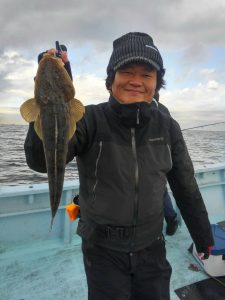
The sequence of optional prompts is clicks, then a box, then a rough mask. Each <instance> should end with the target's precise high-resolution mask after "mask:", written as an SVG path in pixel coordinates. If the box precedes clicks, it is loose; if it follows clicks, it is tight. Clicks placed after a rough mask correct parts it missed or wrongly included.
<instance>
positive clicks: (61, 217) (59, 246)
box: [0, 163, 225, 300]
mask: <svg viewBox="0 0 225 300" xmlns="http://www.w3.org/2000/svg"><path fill="white" fill-rule="evenodd" d="M195 176H196V180H197V182H198V185H199V187H200V190H201V193H202V196H203V199H204V202H205V205H206V207H207V210H208V213H209V218H210V222H211V224H217V223H218V222H221V221H224V220H225V163H220V164H215V165H206V166H204V167H202V168H201V169H196V171H195ZM78 190H79V181H74V180H73V181H65V182H64V189H63V194H62V199H61V205H60V207H59V210H58V213H57V216H56V218H55V221H54V226H53V228H52V230H51V231H49V226H50V220H51V211H50V207H49V200H48V199H49V195H48V185H47V183H40V184H34V185H20V186H15V187H7V186H5V187H1V188H0V299H1V300H22V299H23V300H28V299H32V300H53V299H54V300H57V299H60V300H61V299H64V300H71V299H79V300H84V299H87V286H86V277H85V273H84V268H83V261H82V253H81V249H80V246H81V240H80V238H79V236H78V235H77V234H76V226H77V221H74V222H71V221H70V219H69V217H68V215H67V212H66V210H65V206H66V205H67V204H69V203H71V200H72V199H73V197H74V196H75V195H76V194H78ZM170 194H171V192H170ZM171 197H172V195H171ZM172 200H173V202H174V199H173V197H172ZM174 205H175V202H174ZM177 213H178V216H179V224H180V226H179V228H178V230H177V232H176V234H175V235H174V236H171V237H168V236H166V248H167V257H168V260H169V261H170V263H171V265H172V268H173V274H172V278H171V300H175V299H191V298H188V297H187V293H188V291H189V290H190V286H191V284H194V283H196V282H202V281H204V280H205V279H207V278H208V275H207V274H206V272H204V268H202V267H201V266H200V264H198V262H197V261H196V259H195V257H194V256H193V255H192V253H190V251H188V248H189V247H190V245H191V244H192V240H191V237H190V235H189V233H188V231H187V228H186V226H185V224H184V222H183V220H182V218H181V216H180V214H179V211H178V209H177ZM217 284H218V287H219V283H217ZM182 287H187V288H186V289H185V288H184V289H183V290H182V293H183V294H182V293H181V294H182V295H183V298H182V295H181V296H180V298H179V297H178V294H177V292H175V290H176V291H177V290H179V289H180V288H182ZM188 287H189V288H188ZM162 288H163V287H162ZM223 289H225V287H224V286H223ZM193 299H194V298H193ZM195 299H203V298H201V297H200V298H195ZM212 299H217V300H218V299H220V298H212ZM221 299H224V298H221Z"/></svg>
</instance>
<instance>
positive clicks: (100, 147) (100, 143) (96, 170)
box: [93, 141, 102, 198]
mask: <svg viewBox="0 0 225 300" xmlns="http://www.w3.org/2000/svg"><path fill="white" fill-rule="evenodd" d="M101 153H102V141H100V142H99V152H98V156H97V159H96V163H95V177H96V181H95V184H94V187H93V194H94V198H95V190H96V187H97V184H98V179H97V172H98V163H99V159H100V157H101Z"/></svg>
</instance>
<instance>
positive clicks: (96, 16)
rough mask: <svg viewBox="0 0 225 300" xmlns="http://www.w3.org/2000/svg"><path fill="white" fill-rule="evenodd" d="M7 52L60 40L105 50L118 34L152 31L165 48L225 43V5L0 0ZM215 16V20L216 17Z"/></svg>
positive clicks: (162, 1)
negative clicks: (10, 49) (90, 44)
mask: <svg viewBox="0 0 225 300" xmlns="http://www.w3.org/2000/svg"><path fill="white" fill-rule="evenodd" d="M0 10H1V15H2V19H1V20H2V21H0V25H1V28H2V32H1V43H2V45H3V47H6V48H12V49H15V48H16V49H27V47H29V48H30V50H32V49H35V51H36V52H37V49H38V50H39V49H43V47H47V45H49V43H50V41H54V40H56V39H59V40H64V41H65V42H67V43H68V42H69V43H72V44H74V45H80V44H81V43H83V42H85V41H87V40H89V41H90V42H92V43H94V44H95V45H96V47H99V48H100V49H101V48H102V49H103V48H104V47H111V42H112V40H113V39H114V38H116V37H118V36H119V35H121V34H123V33H125V32H128V31H132V30H140V31H147V32H149V33H150V34H152V35H153V37H154V38H155V39H156V41H157V43H159V45H160V46H161V47H163V48H165V47H172V48H176V47H186V46H187V45H191V44H194V43H196V42H197V41H201V42H202V43H205V44H207V43H209V42H210V43H215V44H218V43H222V42H223V41H224V39H223V36H224V17H225V6H224V4H223V3H222V1H219V0H214V1H213V3H212V1H211V0H204V1H203V0H199V1H197V2H196V1H195V0H189V1H188V0H183V1H178V0H171V1H167V0H157V1H147V0H139V1H136V0H135V1H134V0H130V1H120V0H114V1H110V0H109V1H105V0H87V1H78V0H68V1H65V2H63V1H59V0H55V1H54V2H52V1H45V0H33V1H25V0H17V1H12V0H7V1H6V0H1V1H0ZM212 16H216V17H214V18H212Z"/></svg>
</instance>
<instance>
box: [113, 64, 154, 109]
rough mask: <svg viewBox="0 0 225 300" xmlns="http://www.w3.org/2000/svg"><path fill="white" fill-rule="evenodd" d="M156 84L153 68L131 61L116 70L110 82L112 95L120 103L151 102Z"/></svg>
mask: <svg viewBox="0 0 225 300" xmlns="http://www.w3.org/2000/svg"><path fill="white" fill-rule="evenodd" d="M156 84H157V71H156V70H155V69H153V68H151V67H149V66H148V65H147V64H144V63H143V64H140V63H133V64H129V65H126V66H124V67H122V68H120V69H118V70H117V72H116V74H115V79H114V81H113V84H112V95H113V96H114V97H115V98H116V100H117V101H118V102H120V103H122V104H128V103H136V102H144V101H145V102H151V101H152V98H153V96H154V95H155V89H156Z"/></svg>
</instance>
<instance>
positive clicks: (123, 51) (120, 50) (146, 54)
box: [107, 32, 163, 75]
mask: <svg viewBox="0 0 225 300" xmlns="http://www.w3.org/2000/svg"><path fill="white" fill-rule="evenodd" d="M131 62H144V63H147V64H150V65H151V66H153V67H154V68H155V69H156V70H157V71H160V70H163V60H162V57H161V55H160V53H159V50H158V49H157V47H156V46H155V45H154V43H153V39H152V38H151V37H150V36H149V35H148V34H146V33H141V32H130V33H127V34H125V35H123V36H121V37H120V38H118V39H116V40H115V41H114V42H113V52H112V55H111V57H110V60H109V64H108V66H107V74H108V75H109V74H110V73H112V72H116V71H117V70H118V69H119V68H120V67H122V66H123V65H125V64H127V63H131Z"/></svg>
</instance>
